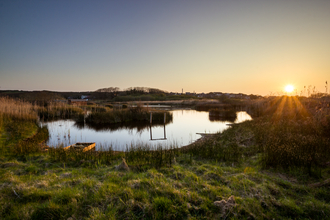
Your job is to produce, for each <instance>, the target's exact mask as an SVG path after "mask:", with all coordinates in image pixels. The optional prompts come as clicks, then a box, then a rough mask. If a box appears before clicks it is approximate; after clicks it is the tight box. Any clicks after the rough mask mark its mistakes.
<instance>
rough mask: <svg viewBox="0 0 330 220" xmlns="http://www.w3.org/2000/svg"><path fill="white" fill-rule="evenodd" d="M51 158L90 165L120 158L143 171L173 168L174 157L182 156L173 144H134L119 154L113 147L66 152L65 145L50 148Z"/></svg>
mask: <svg viewBox="0 0 330 220" xmlns="http://www.w3.org/2000/svg"><path fill="white" fill-rule="evenodd" d="M48 152H49V155H50V157H51V158H52V159H53V160H54V161H60V162H64V163H78V164H80V165H81V164H83V163H90V164H93V165H94V164H112V163H114V162H117V161H118V159H120V158H125V160H126V162H127V164H128V165H129V166H130V167H133V168H137V169H141V168H142V167H155V168H160V167H164V166H166V167H169V166H172V164H173V161H174V157H175V156H177V155H179V154H180V151H179V148H178V147H177V146H176V145H174V144H172V145H169V146H164V145H156V146H152V145H149V144H145V143H132V144H131V145H129V146H127V147H126V150H125V151H123V152H119V151H116V150H114V148H113V146H112V145H110V146H106V147H101V149H99V150H98V151H94V150H90V151H87V152H83V151H81V150H75V149H68V150H65V149H64V148H63V145H61V146H58V147H54V148H49V150H48Z"/></svg>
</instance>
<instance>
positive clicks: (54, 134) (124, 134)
mask: <svg viewBox="0 0 330 220" xmlns="http://www.w3.org/2000/svg"><path fill="white" fill-rule="evenodd" d="M172 113H173V122H172V123H170V124H167V125H166V126H165V133H166V138H167V140H150V129H149V127H146V128H145V129H142V130H141V129H139V130H138V129H137V128H131V129H123V128H120V129H118V130H113V129H111V130H110V129H102V130H98V131H96V130H94V129H92V128H90V127H89V126H85V127H83V128H81V127H79V126H76V125H75V122H74V121H72V120H59V121H55V122H44V123H42V125H48V129H49V133H50V138H49V141H48V145H49V146H58V145H60V144H63V145H64V146H68V145H71V144H74V143H76V142H96V149H100V148H101V147H107V146H110V145H112V146H113V148H114V149H115V150H124V149H125V147H126V146H127V145H130V144H131V143H140V142H142V143H149V144H152V145H155V144H159V143H161V144H173V143H176V144H177V145H178V146H179V147H180V146H184V145H187V144H189V143H191V142H193V141H195V140H197V139H198V138H200V135H198V134H196V133H216V132H222V131H223V130H225V129H226V128H228V125H226V124H228V123H230V122H227V121H224V122H221V121H212V122H211V121H210V120H209V114H208V112H199V111H195V110H174V111H172ZM245 120H251V117H250V116H249V115H248V114H247V113H245V112H238V113H237V119H236V121H235V123H239V122H242V121H245ZM151 133H152V139H163V138H164V126H163V125H157V126H153V127H152V129H151Z"/></svg>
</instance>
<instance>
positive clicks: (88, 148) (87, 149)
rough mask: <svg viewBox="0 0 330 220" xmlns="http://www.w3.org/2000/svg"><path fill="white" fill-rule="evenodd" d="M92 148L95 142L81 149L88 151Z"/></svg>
mask: <svg viewBox="0 0 330 220" xmlns="http://www.w3.org/2000/svg"><path fill="white" fill-rule="evenodd" d="M93 148H95V143H93V144H91V145H89V146H87V147H85V148H84V149H83V152H86V151H89V150H91V149H93Z"/></svg>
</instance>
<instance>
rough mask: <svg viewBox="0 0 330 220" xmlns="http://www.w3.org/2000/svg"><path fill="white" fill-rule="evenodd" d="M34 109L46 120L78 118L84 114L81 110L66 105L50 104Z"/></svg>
mask: <svg viewBox="0 0 330 220" xmlns="http://www.w3.org/2000/svg"><path fill="white" fill-rule="evenodd" d="M34 109H35V111H36V112H38V115H39V117H40V118H42V119H45V120H54V119H66V118H72V117H77V116H78V115H79V114H83V112H84V111H83V110H82V109H81V108H79V107H77V106H72V105H68V104H66V103H49V104H48V105H47V106H46V107H40V106H35V107H34Z"/></svg>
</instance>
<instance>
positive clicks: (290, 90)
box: [285, 85, 294, 93]
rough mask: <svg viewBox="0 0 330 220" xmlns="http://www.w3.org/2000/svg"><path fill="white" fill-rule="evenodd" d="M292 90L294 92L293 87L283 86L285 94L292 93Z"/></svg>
mask: <svg viewBox="0 0 330 220" xmlns="http://www.w3.org/2000/svg"><path fill="white" fill-rule="evenodd" d="M293 90H294V87H293V85H286V86H285V91H286V92H288V93H290V92H293Z"/></svg>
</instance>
